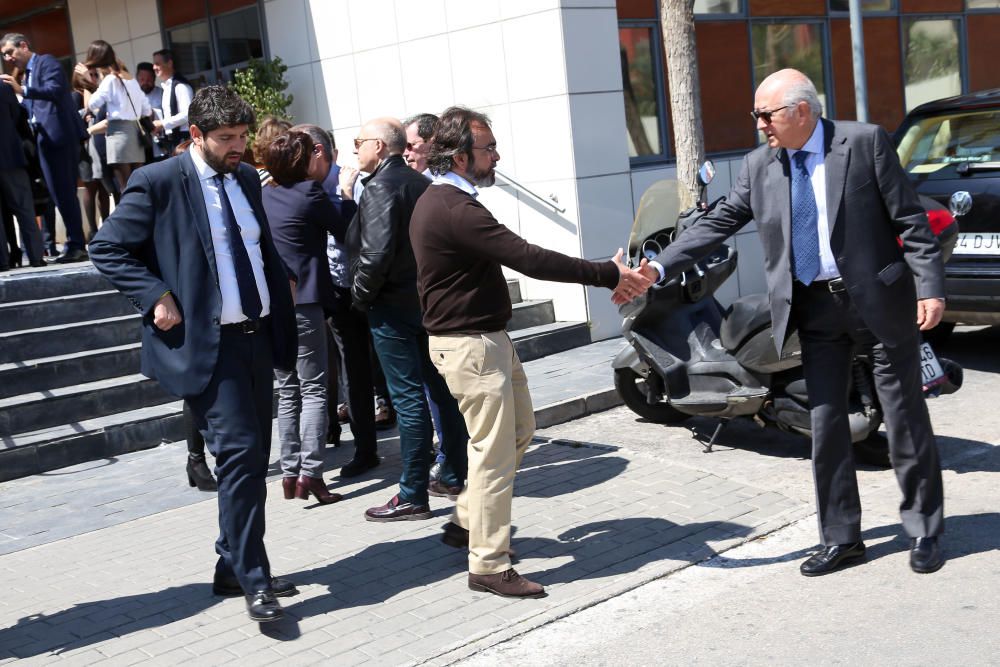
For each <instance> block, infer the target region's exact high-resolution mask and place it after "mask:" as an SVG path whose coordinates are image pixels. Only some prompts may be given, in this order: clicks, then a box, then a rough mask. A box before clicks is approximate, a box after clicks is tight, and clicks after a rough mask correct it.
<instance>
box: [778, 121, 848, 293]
mask: <svg viewBox="0 0 1000 667" xmlns="http://www.w3.org/2000/svg"><path fill="white" fill-rule="evenodd" d="M824 145H825V144H824V130H823V121H822V120H819V121H818V122H817V123H816V129H815V130H813V133H812V135H810V137H809V140H808V141H806V143H805V144H804V145H803V146H802V148H801V149H799V150H803V151H807V152H808V153H809V156H808V157H807V158H806V159H805V166H806V170H807V171H808V172H809V182H810V183H812V189H813V195H814V196H815V197H816V211H817V212H818V213H819V215H818V216H817V227H818V229H819V275H817V276H816V280H833V279H834V278H839V277H840V269H838V268H837V262H836V260H835V259H834V258H833V249H832V248H830V220H829V219H828V217H827V210H826V161H825V159H824V156H823V146H824ZM798 152H799V151H797V150H793V149H788V160H789V163H790V164H789V166H790V168H791V169H794V168H795V163H794V162H792V156H794V155H795V154H796V153H798Z"/></svg>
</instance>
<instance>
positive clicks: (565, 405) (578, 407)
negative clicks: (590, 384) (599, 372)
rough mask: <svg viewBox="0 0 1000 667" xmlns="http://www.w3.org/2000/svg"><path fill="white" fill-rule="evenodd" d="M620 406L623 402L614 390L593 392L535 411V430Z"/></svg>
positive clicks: (544, 406)
mask: <svg viewBox="0 0 1000 667" xmlns="http://www.w3.org/2000/svg"><path fill="white" fill-rule="evenodd" d="M622 404H623V401H622V399H621V397H620V396H619V395H618V392H617V391H615V390H614V388H611V389H601V390H598V391H593V392H590V393H588V394H583V395H582V396H576V397H574V398H568V399H566V400H565V401H559V402H557V403H550V404H549V405H543V406H542V407H540V408H538V409H536V410H535V428H536V429H540V428H548V427H549V426H555V425H556V424H562V423H564V422H568V421H571V420H573V419H579V418H580V417H586V416H587V415H590V414H593V413H595V412H603V411H605V410H610V409H611V408H616V407H618V406H619V405H622Z"/></svg>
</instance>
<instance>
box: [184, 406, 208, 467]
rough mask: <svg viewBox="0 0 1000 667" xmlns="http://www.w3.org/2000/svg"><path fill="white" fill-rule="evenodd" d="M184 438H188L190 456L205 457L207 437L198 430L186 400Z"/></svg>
mask: <svg viewBox="0 0 1000 667" xmlns="http://www.w3.org/2000/svg"><path fill="white" fill-rule="evenodd" d="M184 439H185V440H187V450H188V456H190V457H191V458H196V459H203V458H205V437H204V436H203V435H202V434H201V431H199V430H198V426H197V425H196V423H195V419H194V415H192V414H191V406H190V405H189V404H188V402H187V401H184Z"/></svg>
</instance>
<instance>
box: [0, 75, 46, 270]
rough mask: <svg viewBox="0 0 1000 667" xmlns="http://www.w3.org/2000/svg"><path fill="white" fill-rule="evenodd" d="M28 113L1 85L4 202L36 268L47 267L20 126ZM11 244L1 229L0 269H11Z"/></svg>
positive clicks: (0, 165) (0, 193) (0, 164)
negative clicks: (36, 220) (18, 228)
mask: <svg viewBox="0 0 1000 667" xmlns="http://www.w3.org/2000/svg"><path fill="white" fill-rule="evenodd" d="M23 114H24V109H22V108H21V105H20V104H19V103H18V101H17V97H15V96H14V91H13V89H12V88H11V87H10V86H8V85H7V84H6V83H3V82H2V81H0V201H2V202H3V205H4V207H6V208H7V209H8V210H9V211H10V212H11V213H13V214H14V215H15V216H16V217H17V224H18V226H19V227H20V229H21V241H22V243H23V244H24V247H25V250H26V251H27V254H28V260H29V261H30V262H31V265H32V266H43V265H44V263H43V262H42V236H41V234H40V233H39V231H38V225H36V224H35V203H34V201H32V199H31V181H30V180H29V179H28V172H27V169H26V167H27V166H28V161H27V160H26V159H25V157H24V148H23V147H22V146H21V135H19V134H18V132H17V126H18V124H19V123H22V122H24V119H23ZM9 264H10V258H9V257H8V256H7V242H6V239H5V238H4V230H3V226H2V225H0V269H3V268H5V267H8V265H9Z"/></svg>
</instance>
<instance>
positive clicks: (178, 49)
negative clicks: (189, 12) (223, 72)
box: [167, 21, 215, 87]
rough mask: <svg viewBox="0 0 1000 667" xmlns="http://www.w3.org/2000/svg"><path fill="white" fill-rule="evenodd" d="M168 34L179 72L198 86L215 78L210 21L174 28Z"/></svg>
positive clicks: (175, 65)
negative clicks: (209, 29) (209, 30)
mask: <svg viewBox="0 0 1000 667" xmlns="http://www.w3.org/2000/svg"><path fill="white" fill-rule="evenodd" d="M167 35H168V37H169V39H170V48H171V49H172V50H173V52H174V67H175V69H176V70H177V71H178V72H180V73H181V74H183V75H184V76H186V77H187V78H188V79H190V80H191V82H192V83H193V84H195V86H196V87H197V86H198V85H200V84H202V83H204V82H205V81H206V80H212V81H214V80H215V77H214V75H213V73H212V71H213V69H214V68H213V67H212V49H211V46H210V44H209V42H210V37H209V34H208V21H199V22H198V23H192V24H190V25H186V26H183V27H180V28H172V29H171V30H169V31H168V33H167Z"/></svg>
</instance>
